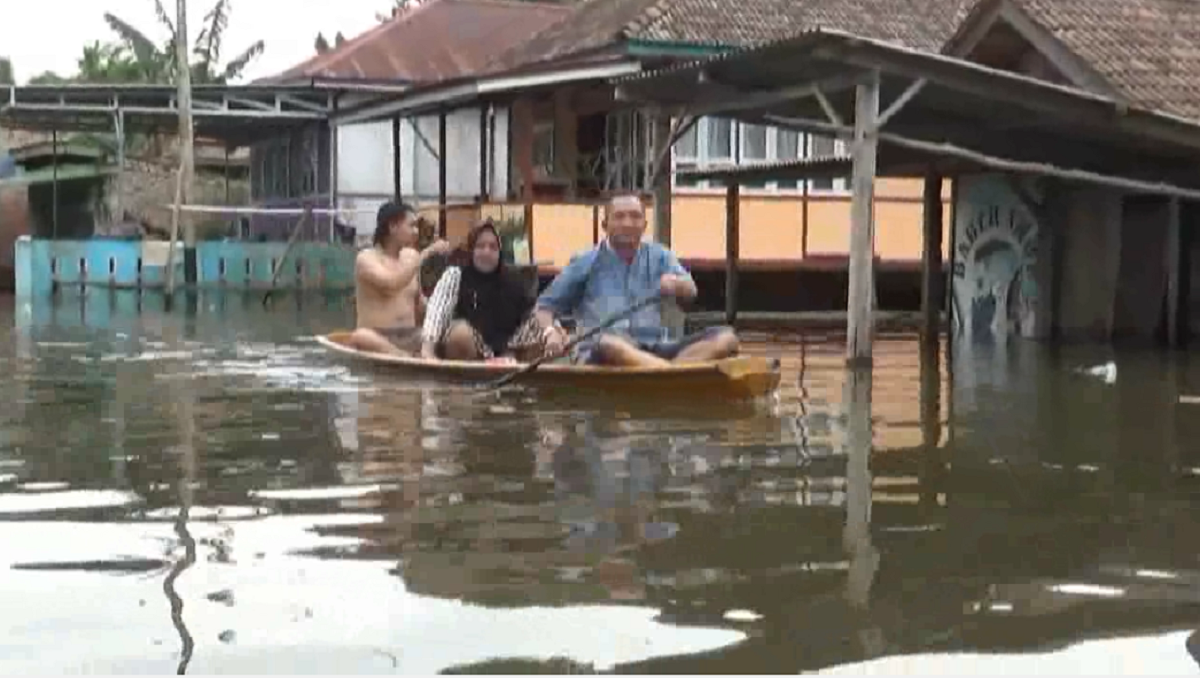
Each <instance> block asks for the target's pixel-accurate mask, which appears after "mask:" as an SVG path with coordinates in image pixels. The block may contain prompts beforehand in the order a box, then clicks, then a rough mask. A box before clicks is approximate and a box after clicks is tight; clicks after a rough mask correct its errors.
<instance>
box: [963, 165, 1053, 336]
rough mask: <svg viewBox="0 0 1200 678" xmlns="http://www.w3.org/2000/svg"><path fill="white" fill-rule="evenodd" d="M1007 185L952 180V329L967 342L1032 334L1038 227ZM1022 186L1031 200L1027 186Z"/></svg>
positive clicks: (990, 179)
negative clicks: (955, 193) (955, 192)
mask: <svg viewBox="0 0 1200 678" xmlns="http://www.w3.org/2000/svg"><path fill="white" fill-rule="evenodd" d="M1010 181H1011V180H1010V179H1007V178H1005V177H1003V176H997V175H986V174H985V175H974V176H964V177H961V178H960V179H959V180H958V198H957V203H956V204H955V220H954V275H953V282H952V284H953V290H954V295H953V300H954V328H955V330H956V331H957V332H958V333H960V334H964V335H966V337H967V338H969V339H988V338H992V339H996V338H1002V337H1007V336H1023V337H1030V336H1032V335H1033V332H1034V316H1035V313H1034V310H1035V309H1036V308H1037V300H1038V295H1037V292H1038V290H1037V282H1036V280H1035V278H1034V264H1035V263H1036V262H1037V239H1038V223H1037V220H1036V219H1035V217H1034V215H1033V214H1032V213H1031V212H1030V211H1029V209H1028V208H1027V207H1026V205H1025V203H1024V202H1023V201H1022V199H1021V198H1020V197H1019V196H1018V194H1017V192H1016V189H1015V188H1014V186H1013V184H1012V183H1010ZM1022 186H1027V187H1028V188H1027V189H1026V190H1028V191H1029V194H1030V195H1031V196H1032V197H1033V198H1034V199H1037V194H1036V192H1035V191H1034V188H1035V187H1034V186H1033V185H1032V184H1022Z"/></svg>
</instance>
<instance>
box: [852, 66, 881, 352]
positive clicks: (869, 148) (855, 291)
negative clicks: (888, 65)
mask: <svg viewBox="0 0 1200 678" xmlns="http://www.w3.org/2000/svg"><path fill="white" fill-rule="evenodd" d="M878 117H879V73H878V72H876V73H874V74H872V76H871V77H870V78H869V79H867V80H866V81H865V82H863V83H861V84H859V85H858V87H857V88H856V92H855V110H854V147H853V154H854V173H853V176H852V178H851V181H852V184H853V189H852V190H853V193H852V194H851V198H850V289H849V294H848V295H847V297H848V301H847V306H848V308H847V309H846V360H847V362H848V363H852V364H862V365H869V364H870V363H871V339H872V336H871V335H872V332H873V328H872V324H873V319H872V316H873V312H872V311H873V309H872V308H871V307H872V305H873V304H872V292H871V290H872V288H873V287H874V275H873V273H872V270H871V269H872V267H873V265H874V249H875V246H874V243H875V224H874V214H873V207H874V204H873V203H874V200H875V156H876V150H877V146H878V143H879V141H878V139H879V138H878V130H877V129H876V127H875V125H876V119H877V118H878Z"/></svg>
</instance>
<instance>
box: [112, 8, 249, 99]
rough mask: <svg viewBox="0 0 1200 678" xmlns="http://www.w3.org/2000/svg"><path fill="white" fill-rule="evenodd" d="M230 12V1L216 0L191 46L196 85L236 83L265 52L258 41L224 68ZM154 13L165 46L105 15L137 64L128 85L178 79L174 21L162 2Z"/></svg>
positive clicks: (133, 27)
mask: <svg viewBox="0 0 1200 678" xmlns="http://www.w3.org/2000/svg"><path fill="white" fill-rule="evenodd" d="M230 9H231V1H230V0H217V2H216V4H215V5H213V7H212V9H211V10H209V12H208V13H207V14H205V15H204V21H203V23H202V26H201V28H200V31H199V33H197V35H196V39H195V41H194V42H193V43H192V57H193V58H192V63H190V64H189V67H190V68H191V71H192V82H193V83H194V84H198V85H202V84H223V83H226V82H229V81H230V80H236V79H237V78H238V77H240V76H241V75H242V73H243V72H244V71H245V70H246V67H247V66H249V65H250V63H251V62H252V61H254V59H255V58H257V57H258V56H259V55H260V54H262V52H263V48H264V43H263V41H262V40H256V41H254V42H253V43H252V44H251V45H250V46H249V47H247V48H246V49H245V50H243V51H242V52H241V53H239V54H238V55H237V56H235V57H233V58H232V59H230V60H229V61H227V62H225V64H224V65H221V50H222V47H223V44H222V40H223V38H224V35H225V30H226V29H227V28H228V27H229V14H230ZM154 10H155V13H156V14H157V15H158V22H159V24H161V25H162V27H163V28H166V29H167V34H168V38H167V40H166V41H164V42H162V43H158V42H155V41H154V40H153V39H151V38H150V37H149V36H147V35H146V34H145V33H143V32H142V31H140V30H138V28H136V27H135V26H134V25H133V24H130V23H129V22H127V21H125V20H124V19H122V18H120V17H118V16H116V15H115V14H112V13H110V12H106V13H105V14H104V20H105V22H107V23H108V26H109V28H111V29H112V30H113V32H114V33H116V34H117V37H118V40H119V42H118V43H117V44H118V45H119V46H120V47H121V48H123V49H124V51H125V52H126V53H127V54H129V55H130V56H131V57H132V61H133V63H134V68H133V72H132V73H129V75H133V76H134V77H133V79H132V80H127V81H126V82H129V81H132V82H148V83H171V82H174V80H175V58H174V57H175V50H174V46H175V39H176V35H177V31H176V30H175V22H174V21H172V20H171V17H170V15H168V14H167V12H166V10H165V9H164V7H163V4H162V0H154Z"/></svg>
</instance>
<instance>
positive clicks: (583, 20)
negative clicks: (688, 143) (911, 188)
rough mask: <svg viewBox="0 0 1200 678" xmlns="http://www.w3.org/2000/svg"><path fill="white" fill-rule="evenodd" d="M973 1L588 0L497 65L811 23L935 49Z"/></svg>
mask: <svg viewBox="0 0 1200 678" xmlns="http://www.w3.org/2000/svg"><path fill="white" fill-rule="evenodd" d="M972 2H973V0H584V2H582V3H580V4H579V5H578V7H577V9H576V10H575V13H574V14H573V15H571V16H570V17H568V18H566V19H564V20H562V21H561V22H559V23H558V24H556V25H554V26H551V27H550V28H548V29H546V30H543V31H542V32H541V33H539V34H538V35H537V36H536V37H535V38H533V39H532V40H530V41H528V42H526V43H524V44H523V45H520V46H518V47H516V48H514V49H513V50H512V51H510V52H509V53H507V54H505V55H503V56H502V57H501V58H500V59H498V60H497V62H496V63H495V64H494V66H495V67H497V68H514V67H517V66H522V65H526V64H530V63H535V62H538V61H548V60H553V59H560V58H563V57H566V56H569V55H572V54H579V53H581V52H586V51H589V50H595V49H599V48H602V47H606V46H611V45H616V44H618V43H619V42H621V41H623V40H644V41H648V42H661V43H678V44H690V45H712V46H721V47H746V46H750V45H754V44H758V43H763V42H769V41H772V40H778V39H781V38H784V37H787V36H789V35H794V34H796V33H799V32H801V31H804V30H808V29H812V28H818V27H820V28H833V29H838V30H845V31H850V32H853V33H856V34H859V35H863V36H865V37H871V38H879V39H884V40H890V41H894V42H899V43H901V44H904V45H906V46H909V47H915V48H920V49H929V50H937V49H938V48H940V47H941V45H942V43H944V42H945V41H946V40H947V39H948V38H949V37H950V35H951V34H952V33H953V31H954V29H955V27H956V26H957V24H958V22H959V21H961V20H962V19H963V18H964V17H966V15H967V10H968V8H969V5H971V4H972Z"/></svg>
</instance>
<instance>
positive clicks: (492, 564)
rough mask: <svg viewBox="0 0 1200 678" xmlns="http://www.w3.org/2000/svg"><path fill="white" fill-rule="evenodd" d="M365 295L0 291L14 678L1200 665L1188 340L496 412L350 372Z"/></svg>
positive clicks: (789, 346)
mask: <svg viewBox="0 0 1200 678" xmlns="http://www.w3.org/2000/svg"><path fill="white" fill-rule="evenodd" d="M344 303H345V302H344V298H339V297H329V298H323V297H308V298H305V299H302V300H297V299H294V298H283V299H280V300H279V301H277V302H276V303H275V304H274V306H272V308H270V309H269V310H264V309H263V307H262V306H261V305H260V304H259V298H258V297H254V296H246V297H242V296H214V297H204V298H201V299H198V300H193V301H192V302H191V303H189V304H181V305H180V307H179V308H176V309H174V311H173V312H172V313H166V312H164V311H163V310H162V309H161V301H159V302H156V301H155V300H154V299H153V298H150V297H146V298H145V299H143V300H141V301H140V302H139V300H138V297H137V296H136V295H125V294H124V293H122V294H117V295H114V294H109V293H94V294H92V295H91V296H89V297H88V298H87V299H86V300H81V299H80V298H79V297H77V296H76V297H71V296H68V297H65V298H62V299H60V300H58V301H56V302H54V303H50V302H49V301H42V302H39V303H37V304H34V305H25V304H19V305H18V304H15V303H14V302H13V300H12V298H11V297H0V398H2V402H3V406H2V407H0V609H3V610H4V613H3V615H0V672H2V673H5V674H8V673H13V674H16V673H24V672H42V673H46V672H64V671H66V672H77V671H84V672H95V673H170V672H174V671H177V670H178V671H186V672H199V673H211V672H232V673H376V672H378V673H394V672H401V673H430V672H434V673H436V672H481V671H491V672H508V673H512V672H518V673H519V672H528V671H542V672H546V671H549V672H556V673H564V672H607V671H615V672H640V673H657V672H670V673H679V672H687V673H692V672H698V673H705V672H733V673H762V672H769V673H778V672H782V673H795V672H804V671H828V672H846V673H862V672H864V671H879V672H882V673H896V672H900V671H912V672H918V673H923V674H928V673H953V674H959V675H961V674H963V673H1005V672H1006V673H1022V672H1025V671H1026V670H1027V671H1031V672H1032V671H1043V672H1045V671H1049V672H1053V673H1074V672H1081V671H1082V672H1087V673H1097V672H1099V673H1106V672H1130V673H1149V674H1156V675H1161V674H1163V673H1180V672H1182V673H1189V672H1190V673H1194V672H1195V670H1196V667H1197V666H1196V663H1195V662H1194V661H1193V660H1192V658H1191V656H1190V654H1189V652H1188V649H1187V647H1188V644H1189V642H1192V643H1194V642H1195V641H1192V640H1191V639H1190V634H1191V633H1192V631H1193V630H1195V629H1196V628H1200V559H1198V558H1200V513H1198V512H1197V505H1196V493H1197V491H1198V490H1200V469H1198V468H1196V467H1200V442H1197V441H1198V440H1200V435H1198V434H1200V425H1198V424H1197V420H1200V404H1191V403H1189V402H1186V401H1187V399H1186V398H1185V402H1183V403H1181V402H1180V396H1181V395H1184V396H1186V395H1188V394H1200V373H1198V372H1197V370H1196V369H1194V368H1193V367H1191V365H1190V361H1189V356H1188V355H1187V354H1174V355H1168V354H1166V353H1163V352H1156V351H1151V350H1145V349H1142V350H1128V351H1120V352H1113V351H1111V350H1109V349H1107V348H1082V347H1077V348H1063V349H1059V350H1057V351H1051V350H1048V349H1044V348H1042V347H1039V346H1035V345H1031V344H1027V343H1023V342H1013V343H1007V344H1005V343H1001V344H995V343H992V344H986V345H984V344H975V345H966V344H965V343H963V342H957V343H955V344H954V345H953V346H951V345H949V344H947V343H946V342H944V341H943V342H942V344H941V345H940V346H937V347H932V348H929V347H925V348H922V347H921V345H920V344H919V342H918V341H917V340H916V339H915V338H914V337H905V336H892V337H882V338H880V339H879V340H878V342H877V345H876V355H877V357H876V363H875V367H874V370H873V373H872V375H871V377H870V383H869V390H866V389H864V390H863V391H862V392H863V393H867V392H869V394H870V400H869V402H867V401H864V400H862V399H860V398H854V397H852V396H851V395H844V394H852V393H853V392H854V391H853V389H852V388H849V387H848V386H849V383H850V382H853V381H857V382H858V383H860V384H861V383H862V377H861V376H860V377H857V378H851V377H848V376H847V375H846V374H845V373H844V370H843V367H842V343H841V339H840V337H838V336H834V335H829V334H827V333H818V332H810V333H807V334H799V333H796V332H791V331H782V330H781V331H778V332H766V331H756V332H750V331H747V332H746V334H745V335H744V338H745V340H746V348H747V350H748V351H750V352H754V353H762V354H768V355H773V356H778V357H780V358H781V359H782V361H783V368H784V380H783V385H782V387H781V390H780V392H779V394H778V395H777V397H774V398H771V399H768V400H764V401H762V402H755V403H742V404H731V403H725V402H719V401H715V400H713V399H712V398H706V397H705V396H704V394H696V393H679V394H678V397H676V398H673V399H667V398H656V399H655V400H652V401H651V400H643V399H638V398H611V397H598V396H595V395H588V394H583V393H570V392H563V391H547V390H540V391H535V390H532V389H527V388H523V387H514V388H511V389H508V390H505V391H504V392H502V393H500V394H496V395H492V396H487V397H476V396H475V395H474V394H473V393H472V392H471V391H469V390H468V389H465V388H464V387H462V386H457V385H452V384H438V383H435V382H430V381H414V380H412V379H410V378H405V377H404V376H403V375H398V374H392V373H386V372H378V371H373V370H371V369H367V368H365V367H362V366H357V365H352V364H348V363H346V362H345V361H344V360H342V359H338V358H335V357H333V356H330V355H327V354H326V353H325V352H324V351H323V350H322V349H321V347H320V346H319V345H317V344H315V343H314V342H313V340H312V336H313V335H314V334H317V333H321V332H325V331H329V330H332V329H337V328H341V327H344V326H346V325H347V324H348V323H349V321H350V318H351V316H352V313H351V312H350V310H349V309H347V308H345V306H344ZM960 343H961V344H962V345H960ZM867 408H869V409H867ZM867 417H869V420H868V419H867ZM855 421H861V422H863V424H864V429H863V430H867V429H866V428H865V426H866V423H867V422H868V421H869V424H870V429H869V434H868V435H869V438H870V440H872V441H873V449H870V450H868V449H867V448H866V447H862V446H858V445H855V444H854V443H853V441H854V440H855V438H854V436H852V435H850V434H848V433H847V431H849V430H851V429H853V428H854V423H853V422H855ZM863 662H867V663H866V664H865V665H864V664H863ZM1025 664H1028V666H1025Z"/></svg>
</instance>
